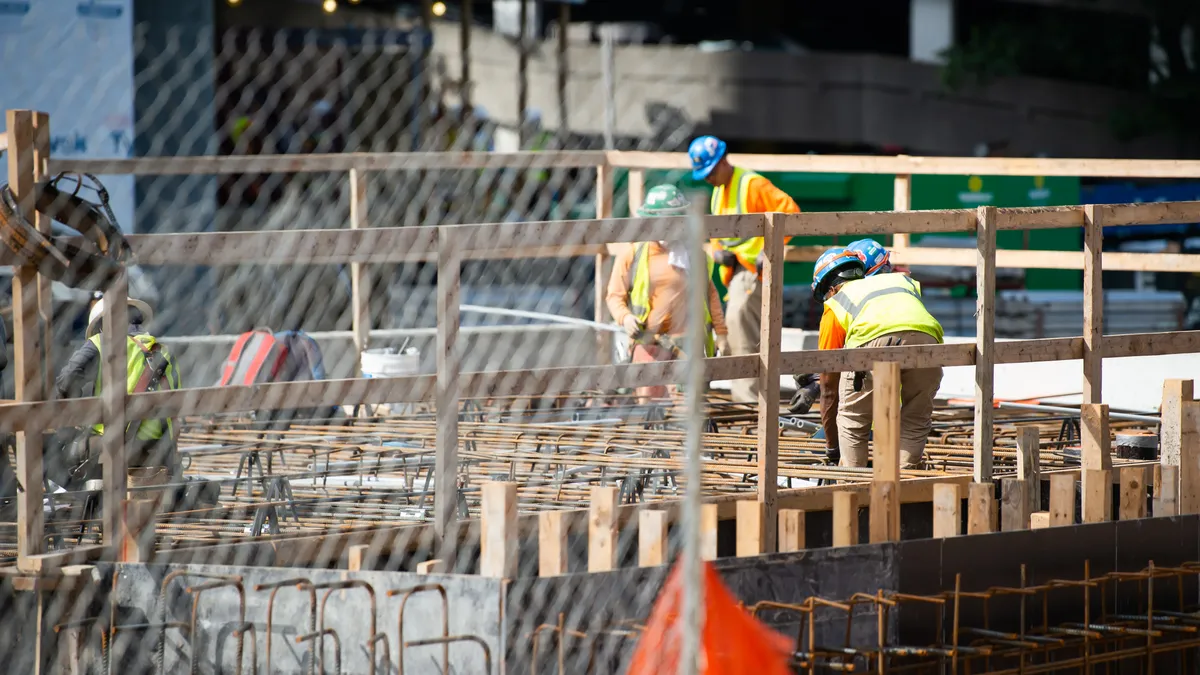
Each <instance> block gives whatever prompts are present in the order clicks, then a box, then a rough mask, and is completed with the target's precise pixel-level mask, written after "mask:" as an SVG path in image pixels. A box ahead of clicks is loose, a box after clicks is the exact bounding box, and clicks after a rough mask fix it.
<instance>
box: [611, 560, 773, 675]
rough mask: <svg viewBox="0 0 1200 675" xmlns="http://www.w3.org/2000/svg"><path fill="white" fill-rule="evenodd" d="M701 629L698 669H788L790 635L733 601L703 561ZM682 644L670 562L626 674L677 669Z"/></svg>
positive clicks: (715, 674)
mask: <svg viewBox="0 0 1200 675" xmlns="http://www.w3.org/2000/svg"><path fill="white" fill-rule="evenodd" d="M703 611H704V630H703V633H702V634H701V638H700V673H701V675H735V674H740V673H751V674H752V675H790V674H791V672H792V671H791V670H790V669H789V668H788V658H789V655H790V654H791V651H792V645H791V640H789V639H788V638H786V637H784V636H783V635H780V634H779V633H776V632H775V631H773V630H771V629H770V628H767V627H766V626H765V625H763V624H762V623H761V622H759V621H758V620H757V619H755V618H754V617H752V616H750V614H749V613H748V612H746V610H744V609H742V607H740V606H739V605H738V602H737V599H736V598H734V597H733V594H732V593H730V592H729V589H728V588H726V587H725V584H724V583H723V582H722V581H721V577H720V575H719V574H717V571H716V570H715V569H713V566H712V565H711V564H709V563H707V562H706V563H704V607H703ZM682 649H683V578H682V575H681V574H680V564H679V563H676V564H675V569H673V570H671V575H670V576H669V577H667V583H666V585H665V586H663V590H662V591H661V592H660V593H659V595H658V600H657V601H655V603H654V610H653V611H652V612H651V613H650V620H649V621H648V622H647V623H646V630H645V631H643V632H642V637H641V639H640V640H639V641H638V646H637V650H636V651H635V652H634V653H633V661H632V662H631V663H630V665H629V675H662V674H663V673H671V674H672V675H673V674H674V673H676V672H678V671H679V659H680V656H681V654H680V652H681V651H682Z"/></svg>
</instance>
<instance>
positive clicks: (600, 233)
mask: <svg viewBox="0 0 1200 675" xmlns="http://www.w3.org/2000/svg"><path fill="white" fill-rule="evenodd" d="M693 217H695V216H658V217H654V218H636V217H635V218H608V219H604V220H552V221H542V222H531V223H483V224H477V225H441V226H439V227H438V228H437V229H438V231H439V232H441V233H443V234H446V235H447V236H451V237H453V238H455V239H456V240H458V241H459V243H460V244H461V246H462V250H463V251H491V250H494V249H498V248H515V249H523V248H527V247H538V246H542V247H548V246H579V245H585V244H611V243H619V242H635V241H647V240H655V239H661V240H669V239H672V238H676V237H678V236H679V233H680V232H684V231H686V230H687V227H688V222H689V220H690V218H693ZM780 217H784V218H791V217H795V216H794V215H787V216H783V215H781V216H780ZM699 219H700V225H701V227H702V228H703V230H704V235H705V238H708V239H715V238H720V237H761V236H762V235H763V228H764V225H765V223H766V220H767V217H766V215H765V214H761V213H743V214H737V215H725V216H699ZM383 229H384V228H372V229H371V230H368V231H367V232H376V231H382V230H383ZM402 229H412V228H402ZM418 229H423V228H418ZM159 236H173V235H159Z"/></svg>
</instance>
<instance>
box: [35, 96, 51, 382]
mask: <svg viewBox="0 0 1200 675" xmlns="http://www.w3.org/2000/svg"><path fill="white" fill-rule="evenodd" d="M49 162H50V116H49V115H47V114H46V113H44V112H35V113H33V182H34V184H39V183H41V182H42V181H44V180H46V179H47V178H49V176H47V175H46V167H47V166H49ZM31 220H32V221H33V225H34V227H36V228H37V230H38V232H41V233H42V234H44V235H46V236H50V235H51V234H53V225H52V223H53V220H52V219H51V218H49V217H48V216H45V215H43V214H42V213H41V212H37V211H35V212H34V214H33V218H32V219H31ZM37 297H38V323H39V332H40V334H41V341H42V344H41V346H40V350H41V356H42V361H43V362H44V363H47V364H53V363H57V361H56V360H55V356H56V355H55V354H54V332H53V323H54V296H53V294H52V292H51V282H50V277H48V276H46V275H45V274H39V275H37ZM41 371H42V372H41V376H42V391H43V392H45V393H46V396H44V398H49V393H50V392H52V391H54V376H55V374H56V371H55V369H54V368H52V367H47V368H42V369H41Z"/></svg>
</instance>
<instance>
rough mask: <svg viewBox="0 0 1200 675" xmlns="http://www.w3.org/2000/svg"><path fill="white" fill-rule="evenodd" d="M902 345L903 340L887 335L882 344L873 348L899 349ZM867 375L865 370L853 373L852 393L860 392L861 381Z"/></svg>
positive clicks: (896, 336)
mask: <svg viewBox="0 0 1200 675" xmlns="http://www.w3.org/2000/svg"><path fill="white" fill-rule="evenodd" d="M903 344H904V338H902V337H900V336H898V335H888V336H887V339H886V340H884V342H883V344H881V345H874V346H875V347H899V346H901V345H903ZM868 374H869V373H867V371H865V370H859V371H855V373H854V391H855V393H857V392H860V391H862V388H863V381H864V380H866V379H867V375H868Z"/></svg>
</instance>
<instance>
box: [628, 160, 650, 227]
mask: <svg viewBox="0 0 1200 675" xmlns="http://www.w3.org/2000/svg"><path fill="white" fill-rule="evenodd" d="M626 185H627V186H628V190H627V196H628V198H629V215H630V216H636V215H637V212H638V209H640V208H642V202H643V201H644V200H645V195H646V172H645V171H642V170H641V169H630V170H629V181H628V182H627V183H626Z"/></svg>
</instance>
